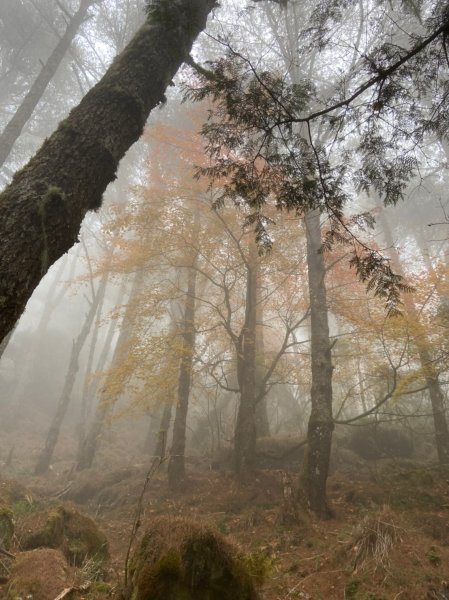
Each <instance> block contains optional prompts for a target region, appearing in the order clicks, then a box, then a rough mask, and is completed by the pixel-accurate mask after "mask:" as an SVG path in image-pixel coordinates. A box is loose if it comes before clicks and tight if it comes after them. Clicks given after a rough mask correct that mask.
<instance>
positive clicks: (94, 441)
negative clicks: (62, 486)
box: [76, 270, 144, 471]
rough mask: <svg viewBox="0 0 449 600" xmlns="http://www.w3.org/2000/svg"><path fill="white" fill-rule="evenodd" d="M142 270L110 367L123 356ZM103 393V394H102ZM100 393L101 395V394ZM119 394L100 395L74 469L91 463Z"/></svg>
mask: <svg viewBox="0 0 449 600" xmlns="http://www.w3.org/2000/svg"><path fill="white" fill-rule="evenodd" d="M143 278H144V272H143V271H142V270H140V271H137V273H136V275H135V277H134V281H133V284H132V287H131V292H130V295H129V299H128V304H127V306H126V310H125V314H124V316H123V322H122V326H121V328H120V333H119V336H118V339H117V343H116V346H115V348H114V354H113V356H112V360H111V367H110V368H111V369H114V368H115V367H117V366H118V365H119V364H120V362H121V360H122V356H123V352H124V351H125V347H126V344H127V342H128V340H129V338H130V336H131V333H132V322H133V314H134V306H133V301H134V300H135V298H136V296H137V295H138V294H139V292H140V290H141V287H142V284H143ZM124 385H125V381H122V382H121V389H123V387H124ZM107 388H108V384H107V381H106V385H105V388H104V389H107ZM102 395H103V394H102ZM102 395H101V396H102ZM120 395H121V390H118V391H117V392H116V393H115V395H114V397H113V398H112V399H109V400H108V401H106V400H105V398H102V397H101V396H100V400H99V402H98V406H97V409H96V411H95V416H94V418H93V421H92V423H91V426H90V428H89V431H88V432H87V434H86V436H85V437H84V439H83V441H82V443H81V444H80V447H79V449H78V456H77V463H76V470H77V471H82V470H84V469H89V468H90V467H91V466H92V463H93V461H94V458H95V453H96V451H97V447H98V441H99V438H100V434H101V431H102V429H103V426H104V423H105V421H106V418H107V416H108V414H109V413H110V412H111V411H112V409H113V407H114V405H115V404H116V402H117V401H118V399H119V398H120Z"/></svg>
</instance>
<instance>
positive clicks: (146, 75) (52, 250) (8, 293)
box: [0, 0, 215, 341]
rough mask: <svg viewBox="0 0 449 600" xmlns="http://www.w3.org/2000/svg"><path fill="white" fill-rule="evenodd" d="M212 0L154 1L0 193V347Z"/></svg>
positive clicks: (110, 174) (93, 204)
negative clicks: (142, 21) (99, 75)
mask: <svg viewBox="0 0 449 600" xmlns="http://www.w3.org/2000/svg"><path fill="white" fill-rule="evenodd" d="M214 4H215V0H180V1H179V2H172V0H161V1H160V2H158V3H155V5H154V6H155V8H153V10H152V11H151V13H150V16H149V17H148V19H147V21H146V23H145V24H144V25H143V27H142V28H141V29H140V30H139V31H138V33H137V34H136V35H135V37H134V38H133V39H132V40H131V42H130V43H129V44H128V46H127V47H126V48H125V50H124V51H123V52H122V53H121V54H120V55H119V56H118V57H117V58H116V59H115V60H114V62H113V63H112V65H111V66H110V68H109V69H108V71H107V72H106V74H105V75H104V77H103V78H102V80H101V81H100V82H99V83H98V84H97V85H96V86H95V87H93V88H92V89H91V90H90V91H89V92H88V93H87V94H86V96H85V97H84V98H83V100H82V101H81V102H80V104H79V105H78V106H77V107H76V108H74V109H73V110H72V111H71V113H70V115H69V116H68V118H67V119H65V120H64V121H63V122H62V123H61V124H60V125H59V127H58V129H57V130H56V131H55V133H54V134H53V135H52V136H51V137H49V138H48V139H47V140H46V141H45V142H44V144H43V146H42V147H41V149H40V150H39V151H38V152H37V154H36V155H35V157H34V158H33V159H31V161H30V162H29V163H28V165H27V166H25V167H24V168H23V169H22V170H21V171H20V172H18V173H17V174H16V175H15V177H14V179H13V181H12V183H11V184H10V185H9V186H8V187H7V188H6V189H5V190H4V191H3V193H2V194H1V195H0V215H1V217H0V341H1V340H3V338H4V337H5V336H6V334H7V333H9V331H10V330H11V329H12V327H13V326H14V323H15V322H16V321H17V319H18V318H19V316H20V315H21V314H22V312H23V310H24V308H25V305H26V303H27V301H28V299H29V297H30V296H31V294H32V292H33V290H34V288H35V287H36V286H37V284H38V283H39V281H40V280H41V278H42V277H43V275H44V274H45V273H46V272H47V270H48V268H49V267H50V265H52V264H53V263H54V262H55V261H56V260H57V259H58V258H59V257H60V256H61V255H62V254H64V253H65V252H67V250H68V249H69V248H70V247H71V246H72V245H73V244H74V242H75V241H76V239H77V236H78V232H79V228H80V225H81V222H82V220H83V218H84V216H85V214H86V212H87V211H89V210H95V209H97V208H98V207H99V206H100V205H101V200H102V194H103V192H104V190H105V189H106V186H107V185H108V184H109V183H110V182H111V181H113V180H114V178H115V173H116V170H117V166H118V163H119V161H120V159H121V158H122V157H123V155H124V154H125V152H126V151H127V150H128V148H129V147H130V146H131V145H132V144H133V143H134V142H135V141H137V140H138V139H139V137H140V135H141V133H142V130H143V127H144V125H145V122H146V119H147V117H148V114H149V113H150V111H151V110H152V109H153V108H154V107H155V106H157V105H159V104H160V103H161V102H164V100H165V97H164V92H165V89H166V87H167V85H168V84H169V83H170V81H171V79H172V77H173V76H174V75H175V73H176V71H177V70H178V68H179V67H180V65H181V64H182V63H183V61H184V60H185V59H186V58H187V56H188V54H189V52H190V50H191V47H192V44H193V42H194V40H195V38H196V37H197V35H198V34H199V33H200V31H201V30H202V29H203V28H204V27H205V25H206V20H207V16H208V14H209V12H210V11H211V10H212V7H213V6H214Z"/></svg>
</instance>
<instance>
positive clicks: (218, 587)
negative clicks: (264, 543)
mask: <svg viewBox="0 0 449 600" xmlns="http://www.w3.org/2000/svg"><path fill="white" fill-rule="evenodd" d="M129 576H130V577H129V580H130V589H129V590H127V598H129V599H131V600H177V599H178V598H182V599H183V600H209V599H210V598H213V599H214V600H257V598H259V596H258V594H257V591H256V585H255V578H254V576H253V574H252V573H250V569H249V562H248V560H247V559H246V557H245V556H244V555H242V554H241V553H240V552H239V551H238V550H237V549H236V548H235V547H234V546H233V545H232V544H230V543H229V542H228V541H227V540H225V538H224V537H223V536H222V535H220V534H219V533H218V532H215V531H214V530H212V529H211V528H209V527H206V526H203V525H201V524H198V523H195V522H194V521H192V520H189V519H185V518H181V517H161V518H158V519H155V520H154V522H153V523H152V525H151V526H150V527H149V529H148V530H147V531H146V533H145V534H144V536H143V538H142V541H141V543H140V546H139V547H138V549H137V550H136V552H135V554H134V556H133V558H132V560H131V563H130V567H129Z"/></svg>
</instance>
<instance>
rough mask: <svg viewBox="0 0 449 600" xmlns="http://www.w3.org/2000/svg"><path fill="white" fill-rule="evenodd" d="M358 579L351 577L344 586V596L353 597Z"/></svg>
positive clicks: (357, 587)
mask: <svg viewBox="0 0 449 600" xmlns="http://www.w3.org/2000/svg"><path fill="white" fill-rule="evenodd" d="M360 583H361V582H360V581H359V580H358V579H351V581H349V582H348V583H347V584H346V586H345V598H348V600H349V598H355V596H356V594H357V591H358V589H359V587H360Z"/></svg>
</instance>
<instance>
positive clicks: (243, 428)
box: [234, 252, 258, 477]
mask: <svg viewBox="0 0 449 600" xmlns="http://www.w3.org/2000/svg"><path fill="white" fill-rule="evenodd" d="M253 258H254V257H253V256H252V255H251V252H250V257H249V260H248V262H247V264H246V272H247V273H246V299H245V322H244V324H243V327H242V331H241V334H240V336H239V339H238V342H237V347H236V351H237V381H238V384H239V389H240V402H239V408H238V413H237V422H236V424H235V433H234V470H235V472H236V473H237V475H240V476H242V477H245V476H247V475H251V474H252V473H253V471H254V468H255V463H256V398H257V391H256V323H257V271H258V265H257V260H252V259H253Z"/></svg>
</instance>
